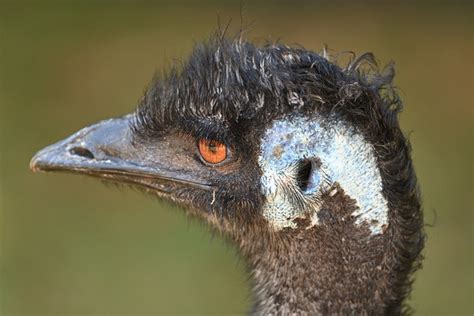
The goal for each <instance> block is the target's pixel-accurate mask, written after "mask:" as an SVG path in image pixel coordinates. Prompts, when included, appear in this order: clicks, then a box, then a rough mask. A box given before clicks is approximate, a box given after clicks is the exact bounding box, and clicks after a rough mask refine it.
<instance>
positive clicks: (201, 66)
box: [31, 37, 423, 313]
mask: <svg viewBox="0 0 474 316" xmlns="http://www.w3.org/2000/svg"><path fill="white" fill-rule="evenodd" d="M392 78H393V67H392V66H389V67H387V68H386V69H385V71H384V72H383V73H379V72H378V71H377V69H376V66H375V63H374V60H373V57H372V55H371V54H365V55H362V56H361V57H359V58H356V59H354V60H352V62H351V63H350V64H349V65H348V66H347V67H345V68H341V67H340V66H338V65H336V64H334V63H332V62H330V61H329V60H328V58H327V56H326V54H322V55H320V54H317V53H314V52H311V51H308V50H305V49H302V48H291V47H288V46H284V45H267V46H265V47H262V48H258V47H256V46H254V45H252V44H251V43H248V42H245V41H242V40H241V39H237V40H226V39H222V38H221V37H216V38H213V39H211V40H210V41H209V42H207V43H204V44H199V45H197V47H196V48H195V50H194V51H193V53H192V54H191V56H190V58H189V59H188V60H187V61H186V62H184V63H183V65H182V66H179V67H175V68H173V69H172V70H171V71H170V72H169V73H167V74H165V75H162V76H157V77H156V78H155V79H154V80H153V81H152V83H151V84H150V86H149V88H148V90H147V92H146V93H145V95H144V97H143V98H142V99H141V101H140V104H139V106H138V108H137V110H136V111H135V112H134V113H132V114H129V115H125V116H123V117H120V118H114V119H110V120H106V121H102V122H99V123H97V124H95V125H92V126H90V127H86V128H84V129H82V130H81V131H79V132H77V133H76V134H74V135H72V136H70V137H69V138H67V139H65V140H63V141H60V142H59V143H56V144H54V145H52V146H49V147H47V148H45V149H43V150H42V151H40V152H39V153H38V154H37V155H36V156H35V157H34V158H33V160H32V162H31V168H32V169H33V170H35V171H36V170H41V171H68V172H75V173H82V174H87V175H91V176H95V177H100V178H103V179H108V180H113V181H117V182H120V183H127V184H133V185H136V186H139V187H141V188H143V189H145V190H146V191H148V192H150V193H153V194H156V195H158V196H159V197H162V198H165V199H169V200H171V201H173V202H175V203H177V204H179V205H182V206H184V207H185V208H186V209H187V210H188V211H189V212H190V213H191V214H193V215H197V216H199V217H201V218H204V219H205V220H206V221H208V222H209V223H210V224H211V226H212V227H214V228H215V229H217V230H219V231H221V232H223V233H224V235H226V236H227V237H229V239H230V240H232V241H233V242H235V243H236V244H237V245H238V247H239V248H240V249H241V250H242V254H243V256H244V257H245V258H247V259H248V262H249V266H250V270H251V273H252V276H253V279H254V284H255V293H256V294H255V296H256V311H257V312H261V313H266V312H282V313H285V312H298V311H302V312H308V313H312V312H320V313H324V312H344V311H346V312H349V311H351V312H354V311H356V312H357V311H365V312H367V311H369V312H375V313H382V312H397V311H400V310H401V308H402V307H401V306H402V305H401V303H402V301H403V299H404V298H405V296H406V295H407V293H408V292H409V287H410V282H411V279H410V274H411V272H412V271H413V270H414V269H415V268H416V267H417V264H416V263H417V258H418V257H419V253H420V251H421V248H422V246H423V232H422V229H421V227H422V215H421V212H420V205H419V199H418V190H417V185H416V177H415V173H414V170H413V166H412V163H411V158H410V147H409V145H408V143H407V141H406V139H405V137H404V136H403V134H402V132H401V130H400V128H399V125H398V121H397V113H398V112H399V110H400V109H401V102H400V100H399V99H398V97H397V95H396V93H395V91H394V89H393V88H392V85H391V82H392ZM282 288H283V289H285V288H286V289H287V290H286V292H285V291H284V290H282Z"/></svg>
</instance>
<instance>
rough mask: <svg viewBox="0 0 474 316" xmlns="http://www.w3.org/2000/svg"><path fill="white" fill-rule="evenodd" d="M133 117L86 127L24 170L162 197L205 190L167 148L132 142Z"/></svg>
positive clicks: (166, 144) (197, 177)
mask: <svg viewBox="0 0 474 316" xmlns="http://www.w3.org/2000/svg"><path fill="white" fill-rule="evenodd" d="M132 120H133V115H127V116H124V117H120V118H115V119H110V120H106V121H102V122H99V123H97V124H94V125H91V126H89V127H86V128H84V129H82V130H80V131H79V132H77V133H75V134H73V135H72V136H70V137H68V138H66V139H64V140H62V141H59V142H57V143H56V144H53V145H50V146H48V147H46V148H44V149H43V150H41V151H39V152H38V153H37V154H36V155H35V156H34V157H33V159H32V160H31V162H30V168H31V170H32V171H33V172H37V171H66V172H74V173H82V174H87V175H91V176H96V177H101V178H106V179H111V180H115V181H119V182H126V183H133V184H138V185H142V186H144V187H147V188H151V189H155V190H158V191H161V192H163V193H170V191H171V190H172V189H173V188H175V187H176V185H181V186H183V185H184V186H192V187H196V188H199V189H204V190H209V189H210V188H211V185H210V184H209V183H208V182H207V181H206V179H205V177H203V176H202V174H201V175H200V174H199V173H196V172H195V170H193V169H192V168H190V167H189V164H188V165H187V164H186V163H183V161H181V160H180V159H179V157H178V158H177V157H176V151H174V147H173V146H172V145H173V144H170V143H169V141H168V142H167V141H158V140H157V141H156V142H154V143H153V144H150V145H148V146H147V145H144V144H142V143H140V142H136V141H135V140H134V137H133V132H132V129H131V128H130V126H131V124H130V123H131V121H132Z"/></svg>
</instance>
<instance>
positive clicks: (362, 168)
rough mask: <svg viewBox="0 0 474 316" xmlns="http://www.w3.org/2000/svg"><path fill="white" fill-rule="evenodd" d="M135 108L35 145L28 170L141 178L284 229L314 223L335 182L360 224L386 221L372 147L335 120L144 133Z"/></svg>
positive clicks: (222, 214) (214, 217) (218, 220)
mask: <svg viewBox="0 0 474 316" xmlns="http://www.w3.org/2000/svg"><path fill="white" fill-rule="evenodd" d="M139 116H140V112H138V113H135V114H130V115H127V116H124V117H120V118H115V119H110V120H106V121H102V122H99V123H97V124H95V125H92V126H89V127H86V128H84V129H82V130H80V131H79V132H77V133H75V134H74V135H72V136H70V137H68V138H67V139H65V140H63V141H60V142H58V143H56V144H54V145H51V146H49V147H47V148H45V149H43V150H42V151H40V152H39V153H38V154H37V155H36V156H35V157H34V158H33V160H32V163H31V164H32V168H33V170H42V171H69V172H76V173H83V174H87V175H90V176H95V177H100V178H103V179H108V180H113V181H117V182H122V183H127V184H134V185H138V186H140V187H142V188H144V189H145V190H147V191H149V192H152V193H154V194H156V195H158V196H160V197H164V198H167V199H170V200H172V201H174V202H177V203H178V204H180V205H183V206H185V207H188V208H191V209H192V210H193V211H194V212H195V213H197V214H198V215H200V216H203V217H205V218H206V219H208V220H210V221H211V222H212V223H214V224H216V225H219V226H222V225H224V222H223V221H225V222H228V221H230V222H231V223H232V221H236V222H246V221H259V222H260V223H266V224H267V225H268V227H269V228H271V229H274V230H280V229H283V228H296V226H297V222H298V220H300V219H309V220H310V222H311V225H317V224H318V216H317V214H318V211H319V209H320V206H321V205H322V204H323V202H324V199H325V198H326V197H328V196H332V195H334V194H335V193H337V192H338V191H339V190H342V191H343V192H345V193H346V194H347V195H348V196H349V197H351V198H353V199H354V200H355V202H356V204H357V206H358V208H357V210H356V211H355V212H354V213H353V215H354V216H355V217H357V218H358V219H357V221H356V223H357V224H362V223H366V224H368V225H369V226H370V228H371V231H372V233H380V232H382V230H383V228H385V227H386V225H387V203H386V201H385V198H384V197H383V195H382V183H381V178H380V172H379V170H378V168H377V165H376V161H375V157H374V153H373V149H372V147H371V145H370V144H369V143H368V142H366V141H365V140H364V139H363V137H362V136H361V135H360V134H358V133H357V131H356V130H354V128H351V127H349V126H348V125H347V124H345V123H343V122H341V121H337V119H335V118H325V119H324V118H322V117H320V116H317V115H316V116H312V117H309V118H308V117H303V116H301V115H298V114H293V115H284V116H281V117H277V118H275V119H273V120H271V121H269V122H267V123H265V124H264V127H263V128H260V127H258V126H255V125H254V124H253V123H252V122H244V123H242V122H241V123H239V124H236V125H235V126H231V127H226V126H225V125H223V124H221V123H220V122H219V121H218V120H215V121H213V120H212V119H210V118H202V119H198V120H196V118H193V119H194V121H193V122H188V123H187V124H184V125H183V124H175V125H172V126H168V127H167V129H166V130H161V131H160V132H155V133H154V134H153V135H149V136H148V137H146V136H144V135H145V133H146V130H144V129H146V128H147V127H146V124H144V123H143V118H140V117H139ZM210 131H213V132H210ZM233 224H236V223H233ZM219 228H222V227H219Z"/></svg>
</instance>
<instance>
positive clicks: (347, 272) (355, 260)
mask: <svg viewBox="0 0 474 316" xmlns="http://www.w3.org/2000/svg"><path fill="white" fill-rule="evenodd" d="M353 210H354V204H353V202H352V201H351V200H350V199H348V198H347V197H346V196H344V194H343V193H338V194H336V195H335V196H334V197H331V198H330V199H329V200H328V201H326V202H325V204H324V205H323V207H322V208H321V211H320V212H319V223H318V224H317V225H315V226H312V227H311V226H310V221H309V220H305V219H302V220H301V221H299V222H298V228H297V229H284V230H281V231H277V232H275V231H272V230H271V229H269V228H265V227H266V226H264V225H257V226H254V227H252V228H248V230H246V231H247V233H244V234H238V235H237V236H234V240H235V241H236V242H237V243H238V245H239V246H240V248H241V251H242V253H243V254H244V256H245V257H246V258H247V261H248V263H249V268H250V273H251V277H252V280H253V291H254V299H255V305H254V313H255V314H258V315H268V314H277V315H279V314H283V315H287V314H310V315H314V314H367V313H368V314H385V313H399V312H400V308H401V307H400V306H401V301H402V299H403V296H404V294H403V293H402V294H400V293H398V292H397V289H394V288H393V287H395V286H396V285H398V284H405V281H406V280H405V279H406V275H404V276H403V279H404V280H400V279H397V277H400V276H399V275H398V276H397V275H396V273H395V272H396V271H397V272H398V270H400V267H399V264H398V263H397V262H396V259H395V258H396V256H393V255H392V253H391V252H390V251H391V249H390V247H391V245H390V242H389V240H390V237H391V236H390V235H391V233H390V232H391V230H390V229H387V230H386V231H385V232H384V233H383V234H379V235H371V232H370V229H369V228H368V227H360V226H357V225H356V223H355V219H354V218H352V217H351V216H350V214H351V213H352V212H353ZM241 231H242V230H241ZM390 284H392V286H390Z"/></svg>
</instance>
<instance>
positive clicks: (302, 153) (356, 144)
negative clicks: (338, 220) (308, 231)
mask: <svg viewBox="0 0 474 316" xmlns="http://www.w3.org/2000/svg"><path fill="white" fill-rule="evenodd" d="M303 160H309V161H312V168H311V173H310V175H309V181H308V184H307V186H306V188H305V189H304V190H303V189H302V188H300V187H299V186H298V170H299V168H300V165H301V161H303ZM258 163H259V166H260V168H261V170H262V173H263V175H262V178H261V187H262V191H263V194H264V195H265V197H266V203H265V205H264V210H263V215H264V217H265V218H266V219H267V220H268V221H269V222H270V223H271V225H272V226H273V227H274V228H275V229H281V228H285V227H290V228H294V227H296V224H295V222H294V219H295V218H299V217H304V216H305V215H306V214H309V215H310V216H311V220H312V223H313V224H317V213H318V211H319V208H320V206H321V203H322V201H321V196H322V194H323V193H325V192H327V191H328V190H330V189H331V188H332V187H333V185H334V184H336V183H338V184H339V186H340V187H341V188H342V189H343V190H344V192H345V194H347V195H348V196H349V197H351V198H352V199H354V200H355V201H356V203H357V206H358V209H357V210H356V211H354V213H353V214H352V215H353V216H355V217H356V218H357V219H356V224H358V225H360V224H362V223H367V224H368V225H369V227H370V229H371V232H372V234H380V233H382V232H383V227H385V226H387V225H388V217H387V214H388V206H387V201H386V199H385V197H384V196H383V194H382V179H381V176H380V171H379V169H378V167H377V164H376V160H375V156H374V153H373V148H372V145H371V144H370V143H368V142H366V141H365V140H364V138H363V137H362V135H360V134H358V133H357V132H356V131H355V129H354V128H352V127H350V126H348V125H346V124H344V123H343V122H340V121H337V120H331V119H322V118H313V119H311V120H309V119H307V118H304V117H300V116H290V117H286V118H284V119H281V120H278V121H275V122H274V123H273V125H272V126H271V127H270V128H269V129H267V131H266V132H265V135H264V137H263V139H262V142H261V148H260V155H259V158H258Z"/></svg>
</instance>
